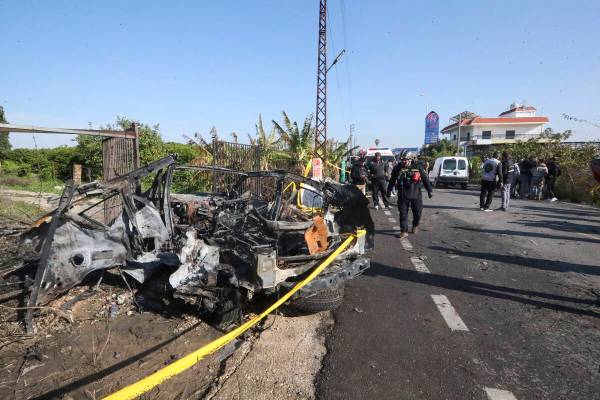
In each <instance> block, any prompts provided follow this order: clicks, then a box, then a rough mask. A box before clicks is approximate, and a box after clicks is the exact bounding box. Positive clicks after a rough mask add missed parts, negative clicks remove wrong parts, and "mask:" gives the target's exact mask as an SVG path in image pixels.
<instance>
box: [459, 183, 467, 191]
mask: <svg viewBox="0 0 600 400" xmlns="http://www.w3.org/2000/svg"><path fill="white" fill-rule="evenodd" d="M460 187H461V188H462V189H463V190H465V189H466V188H467V187H468V185H467V184H466V183H463V184H462V185H460Z"/></svg>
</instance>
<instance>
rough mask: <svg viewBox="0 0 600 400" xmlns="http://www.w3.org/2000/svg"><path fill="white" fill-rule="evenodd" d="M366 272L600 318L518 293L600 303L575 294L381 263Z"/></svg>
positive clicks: (561, 300) (584, 311)
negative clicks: (557, 293) (423, 272)
mask: <svg viewBox="0 0 600 400" xmlns="http://www.w3.org/2000/svg"><path fill="white" fill-rule="evenodd" d="M364 275H366V276H385V277H388V278H393V279H399V280H403V281H406V282H414V283H421V284H425V285H429V286H433V287H438V288H443V289H449V290H456V291H461V292H465V293H472V294H477V295H481V296H486V297H493V298H497V299H501V300H509V301H514V302H518V303H522V304H527V305H531V306H535V307H540V308H546V309H549V310H554V311H560V312H566V313H571V314H576V315H586V316H589V317H594V318H600V313H597V312H594V311H592V310H589V309H582V308H576V307H573V306H571V305H565V304H560V303H550V302H546V301H542V300H536V299H532V298H528V297H520V296H518V295H523V296H529V297H538V298H543V299H551V300H556V301H560V302H563V303H579V304H585V305H588V306H597V305H600V303H599V302H598V300H596V299H579V298H575V297H566V296H561V295H555V294H550V293H542V292H536V291H532V290H525V289H515V288H511V287H507V286H500V285H492V284H489V283H483V282H477V281H472V280H469V279H462V278H455V277H451V276H444V275H437V274H420V273H418V272H416V271H412V270H408V269H403V268H398V267H392V266H389V265H384V264H380V263H377V262H374V263H371V268H369V269H368V270H366V271H365V273H364Z"/></svg>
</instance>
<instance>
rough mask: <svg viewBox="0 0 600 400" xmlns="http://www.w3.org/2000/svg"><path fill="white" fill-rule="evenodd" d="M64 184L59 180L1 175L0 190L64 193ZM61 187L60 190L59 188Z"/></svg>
mask: <svg viewBox="0 0 600 400" xmlns="http://www.w3.org/2000/svg"><path fill="white" fill-rule="evenodd" d="M63 185H64V183H63V182H62V181H59V180H58V179H46V180H40V179H39V178H38V177H37V176H35V175H34V176H24V177H21V176H16V175H0V189H7V190H25V191H28V192H43V193H57V194H60V193H62V187H63ZM59 187H60V188H59Z"/></svg>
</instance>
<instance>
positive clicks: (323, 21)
mask: <svg viewBox="0 0 600 400" xmlns="http://www.w3.org/2000/svg"><path fill="white" fill-rule="evenodd" d="M315 118H316V121H315V153H316V155H317V156H320V157H322V158H325V156H326V153H327V0H319V46H318V57H317V110H316V113H315Z"/></svg>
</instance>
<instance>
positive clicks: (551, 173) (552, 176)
mask: <svg viewBox="0 0 600 400" xmlns="http://www.w3.org/2000/svg"><path fill="white" fill-rule="evenodd" d="M546 166H547V167H548V175H547V176H546V189H547V190H548V200H550V201H556V200H558V199H557V198H556V194H555V193H554V185H556V180H557V179H558V177H559V176H560V172H561V171H560V166H559V165H558V163H557V162H556V158H554V157H552V158H551V159H550V161H548V164H547V165H546Z"/></svg>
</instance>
